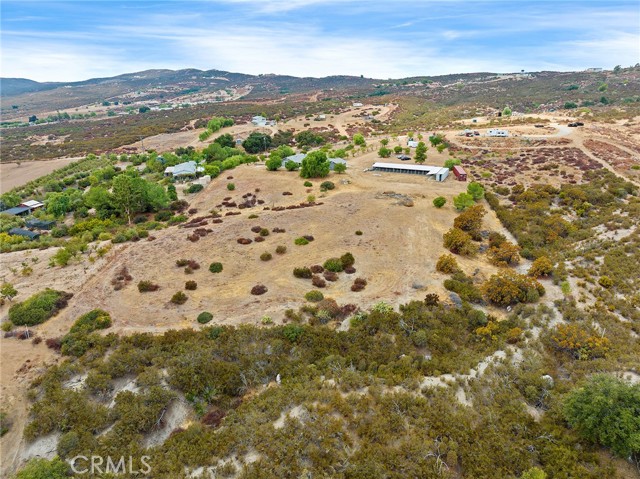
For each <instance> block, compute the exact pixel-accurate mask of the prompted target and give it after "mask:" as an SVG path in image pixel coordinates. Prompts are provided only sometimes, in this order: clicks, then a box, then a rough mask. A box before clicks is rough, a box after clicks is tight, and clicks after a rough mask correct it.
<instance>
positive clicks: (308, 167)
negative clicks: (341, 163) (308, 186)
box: [300, 151, 330, 178]
mask: <svg viewBox="0 0 640 479" xmlns="http://www.w3.org/2000/svg"><path fill="white" fill-rule="evenodd" d="M329 169H330V165H329V160H328V159H327V155H326V154H325V152H324V151H313V152H311V153H309V154H308V155H307V156H306V157H305V158H304V160H302V168H301V169H300V176H301V177H302V178H323V177H325V176H327V175H328V174H329Z"/></svg>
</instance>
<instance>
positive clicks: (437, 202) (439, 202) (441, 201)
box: [433, 196, 447, 208]
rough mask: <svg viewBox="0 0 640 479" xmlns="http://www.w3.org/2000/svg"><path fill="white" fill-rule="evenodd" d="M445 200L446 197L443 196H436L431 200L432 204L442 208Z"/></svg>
mask: <svg viewBox="0 0 640 479" xmlns="http://www.w3.org/2000/svg"><path fill="white" fill-rule="evenodd" d="M446 202H447V199H446V198H445V197H444V196H438V197H437V198H435V199H434V200H433V206H435V207H436V208H442V207H443V206H444V205H445V204H446Z"/></svg>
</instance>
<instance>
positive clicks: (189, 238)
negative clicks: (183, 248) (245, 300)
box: [187, 234, 200, 243]
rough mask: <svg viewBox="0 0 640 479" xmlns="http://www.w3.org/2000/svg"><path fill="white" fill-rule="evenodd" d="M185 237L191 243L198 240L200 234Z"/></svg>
mask: <svg viewBox="0 0 640 479" xmlns="http://www.w3.org/2000/svg"><path fill="white" fill-rule="evenodd" d="M187 239H188V240H189V241H191V242H192V243H195V242H196V241H198V240H199V239H200V236H198V235H196V234H193V235H189V236H187Z"/></svg>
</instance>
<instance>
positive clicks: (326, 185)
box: [320, 181, 336, 191]
mask: <svg viewBox="0 0 640 479" xmlns="http://www.w3.org/2000/svg"><path fill="white" fill-rule="evenodd" d="M335 187H336V185H335V184H334V183H333V182H332V181H323V182H322V183H320V191H329V190H333V189H334V188H335Z"/></svg>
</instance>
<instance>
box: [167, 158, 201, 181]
mask: <svg viewBox="0 0 640 479" xmlns="http://www.w3.org/2000/svg"><path fill="white" fill-rule="evenodd" d="M203 172H204V168H203V167H202V166H198V165H197V163H196V162H195V161H187V162H185V163H180V164H178V165H175V166H167V167H166V168H165V169H164V176H173V177H174V178H181V179H184V178H195V177H196V176H198V173H203Z"/></svg>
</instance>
